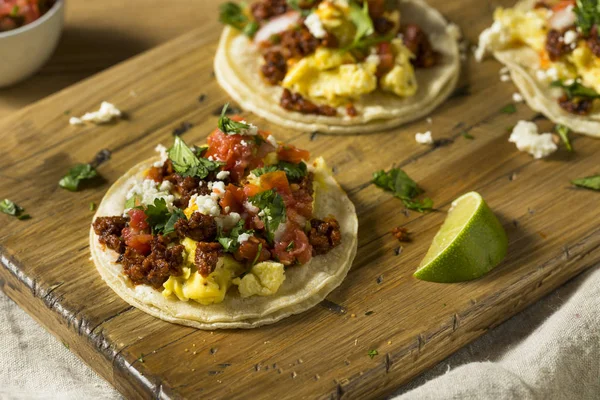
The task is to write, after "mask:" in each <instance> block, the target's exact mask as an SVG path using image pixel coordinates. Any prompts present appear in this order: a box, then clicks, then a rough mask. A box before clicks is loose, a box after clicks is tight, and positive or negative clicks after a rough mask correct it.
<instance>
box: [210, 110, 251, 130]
mask: <svg viewBox="0 0 600 400" xmlns="http://www.w3.org/2000/svg"><path fill="white" fill-rule="evenodd" d="M227 108H229V103H227V104H225V105H224V106H223V111H221V117H220V118H219V123H218V127H219V129H220V130H221V132H223V133H226V134H228V135H238V134H242V135H243V134H244V132H245V131H248V130H249V129H250V128H252V126H251V125H250V124H246V123H244V122H237V121H234V120H232V119H231V118H229V117H228V116H227Z"/></svg>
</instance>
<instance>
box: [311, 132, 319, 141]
mask: <svg viewBox="0 0 600 400" xmlns="http://www.w3.org/2000/svg"><path fill="white" fill-rule="evenodd" d="M318 135H319V132H316V131H315V132H313V133H311V134H310V141H311V142H313V141H314V140H315V139H316V138H317V136H318Z"/></svg>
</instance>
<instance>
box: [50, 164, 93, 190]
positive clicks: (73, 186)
mask: <svg viewBox="0 0 600 400" xmlns="http://www.w3.org/2000/svg"><path fill="white" fill-rule="evenodd" d="M97 176H98V172H97V171H96V169H95V168H94V167H93V166H92V165H91V164H77V165H75V166H74V167H72V168H71V169H70V170H69V172H67V174H66V175H65V176H64V177H63V178H62V179H61V180H60V181H59V182H58V184H59V186H60V187H62V188H63V189H67V190H70V191H71V192H76V191H77V189H79V184H80V183H81V182H82V181H84V180H88V179H93V178H95V177H97Z"/></svg>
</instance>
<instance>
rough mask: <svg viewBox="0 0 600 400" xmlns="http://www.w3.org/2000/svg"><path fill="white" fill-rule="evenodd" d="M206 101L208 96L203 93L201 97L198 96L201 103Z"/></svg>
mask: <svg viewBox="0 0 600 400" xmlns="http://www.w3.org/2000/svg"><path fill="white" fill-rule="evenodd" d="M204 100H206V95H205V94H204V93H202V94H201V95H200V96H198V101H199V102H200V103H203V102H204Z"/></svg>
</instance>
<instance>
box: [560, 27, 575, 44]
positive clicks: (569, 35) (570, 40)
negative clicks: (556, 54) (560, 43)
mask: <svg viewBox="0 0 600 400" xmlns="http://www.w3.org/2000/svg"><path fill="white" fill-rule="evenodd" d="M577 36H578V35H577V32H575V31H573V30H568V31H566V32H565V34H564V36H563V40H564V42H565V44H567V45H574V44H576V42H577Z"/></svg>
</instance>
